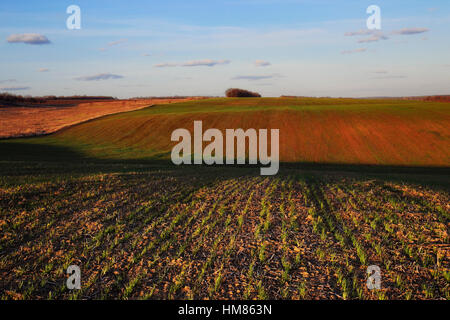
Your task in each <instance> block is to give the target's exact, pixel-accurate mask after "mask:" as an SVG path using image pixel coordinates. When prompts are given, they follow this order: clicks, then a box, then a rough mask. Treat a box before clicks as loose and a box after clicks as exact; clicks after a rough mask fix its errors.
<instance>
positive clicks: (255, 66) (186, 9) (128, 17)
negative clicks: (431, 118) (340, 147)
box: [0, 0, 450, 98]
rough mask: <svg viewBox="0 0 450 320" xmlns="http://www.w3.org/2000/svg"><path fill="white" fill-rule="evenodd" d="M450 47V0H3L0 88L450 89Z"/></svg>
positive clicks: (406, 92) (151, 92) (363, 93)
mask: <svg viewBox="0 0 450 320" xmlns="http://www.w3.org/2000/svg"><path fill="white" fill-rule="evenodd" d="M71 5H77V6H78V7H79V8H80V17H81V25H80V27H81V29H68V28H67V24H66V21H67V19H68V18H69V17H70V15H71V14H68V13H67V12H66V10H67V8H68V7H69V6H71ZM370 5H376V6H378V7H379V8H380V10H381V30H369V29H368V27H367V24H366V21H367V19H368V18H369V16H370V14H367V12H366V10H367V8H368V7H369V6H370ZM449 40H450V1H448V0H428V1H424V0H408V1H406V0H386V1H381V0H371V1H365V0H342V1H340V0H240V1H239V0H223V1H215V0H204V1H200V0H183V1H179V0H165V1H161V0H157V1H156V0H150V1H149V0H147V1H143V0H142V1H141V0H128V1H122V0H108V1H106V0H70V1H65V0H29V1H11V0H2V1H1V2H0V92H9V93H13V94H21V95H33V96H44V95H58V96H60V95H108V96H114V97H117V98H129V97H142V96H168V95H170V96H172V95H207V96H223V95H224V92H225V90H226V89H227V88H231V87H239V88H244V89H248V90H252V91H257V92H259V93H261V94H262V95H263V96H280V95H297V96H333V97H375V96H417V95H433V94H450V92H449V88H450V41H449Z"/></svg>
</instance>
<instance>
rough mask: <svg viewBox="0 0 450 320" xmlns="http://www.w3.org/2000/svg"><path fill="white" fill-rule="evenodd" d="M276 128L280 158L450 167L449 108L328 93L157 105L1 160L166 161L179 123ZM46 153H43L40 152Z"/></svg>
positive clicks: (7, 150) (22, 147)
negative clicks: (308, 96) (80, 157)
mask: <svg viewBox="0 0 450 320" xmlns="http://www.w3.org/2000/svg"><path fill="white" fill-rule="evenodd" d="M194 120H202V121H203V129H204V130H206V129H208V128H218V129H221V130H225V129H227V128H243V129H247V128H255V129H263V128H264V129H280V160H281V161H282V162H305V163H325V164H327V163H331V164H367V165H395V166H438V167H448V166H449V165H450V105H449V104H447V103H435V102H424V101H403V100H386V99H382V100H377V99H370V100H368V99H331V98H246V99H242V98H216V99H206V100H199V101H188V102H181V103H176V104H171V105H156V106H152V107H148V108H144V109H141V110H138V111H132V112H125V113H120V114H116V115H110V116H105V117H102V118H98V119H95V120H91V121H87V122H85V123H81V124H78V125H75V126H72V127H69V128H66V129H63V130H60V131H58V132H56V133H54V134H51V135H48V136H45V137H37V138H26V139H11V140H3V141H2V142H0V150H2V152H1V154H2V158H3V159H5V158H6V159H10V158H11V157H12V158H17V157H19V158H20V157H21V156H24V157H33V156H36V157H38V158H42V157H44V158H45V157H49V158H55V157H56V158H59V157H65V158H77V157H78V156H82V157H88V158H95V159H117V160H119V159H127V160H130V159H132V160H154V159H170V151H171V149H172V147H173V146H174V145H175V143H174V142H171V141H170V137H171V133H172V131H173V130H175V129H177V128H187V129H189V130H191V131H192V128H193V122H194ZM43 150H45V151H43Z"/></svg>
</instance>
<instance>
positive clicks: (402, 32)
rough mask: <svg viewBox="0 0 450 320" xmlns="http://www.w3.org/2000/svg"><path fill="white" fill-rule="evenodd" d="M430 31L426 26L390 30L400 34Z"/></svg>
mask: <svg viewBox="0 0 450 320" xmlns="http://www.w3.org/2000/svg"><path fill="white" fill-rule="evenodd" d="M428 31H430V30H429V29H428V28H403V29H400V30H395V31H392V34H400V35H406V36H408V35H412V34H419V33H424V32H428Z"/></svg>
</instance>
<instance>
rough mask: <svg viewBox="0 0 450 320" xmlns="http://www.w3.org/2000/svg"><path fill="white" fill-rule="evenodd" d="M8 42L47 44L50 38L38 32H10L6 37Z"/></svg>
mask: <svg viewBox="0 0 450 320" xmlns="http://www.w3.org/2000/svg"><path fill="white" fill-rule="evenodd" d="M7 41H8V42H9V43H20V42H21V43H26V44H37V45H40V44H49V43H50V40H48V39H47V37H46V36H44V35H42V34H38V33H23V34H12V35H10V36H9V37H8V39H7Z"/></svg>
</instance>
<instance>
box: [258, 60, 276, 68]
mask: <svg viewBox="0 0 450 320" xmlns="http://www.w3.org/2000/svg"><path fill="white" fill-rule="evenodd" d="M270 65H272V64H271V63H270V62H269V61H264V60H256V61H255V66H257V67H268V66H270Z"/></svg>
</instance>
